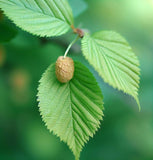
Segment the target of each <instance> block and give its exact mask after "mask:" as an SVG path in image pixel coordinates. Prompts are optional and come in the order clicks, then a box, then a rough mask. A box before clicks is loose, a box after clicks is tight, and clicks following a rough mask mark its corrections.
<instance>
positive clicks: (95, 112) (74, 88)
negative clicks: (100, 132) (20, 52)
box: [38, 62, 103, 160]
mask: <svg viewBox="0 0 153 160" xmlns="http://www.w3.org/2000/svg"><path fill="white" fill-rule="evenodd" d="M38 101H39V109H40V113H41V115H42V118H43V120H44V122H45V124H46V126H47V128H48V129H49V130H50V131H52V132H53V133H54V134H55V135H57V136H59V137H60V139H61V140H62V141H64V142H66V143H67V144H68V146H69V148H70V149H71V150H72V151H73V153H74V155H75V157H76V160H78V159H79V156H80V152H81V150H82V147H83V146H84V143H86V142H87V141H88V140H89V137H93V134H94V133H95V131H96V130H97V129H98V128H99V125H100V120H102V115H103V112H102V109H103V96H102V93H101V90H100V88H99V86H98V85H97V82H96V80H95V78H94V77H93V75H92V74H91V73H90V72H89V70H88V69H87V68H86V67H85V66H84V65H82V64H81V63H78V62H75V73H74V77H73V79H72V80H71V81H69V82H68V83H66V84H62V83H60V82H59V81H58V80H57V79H56V76H55V64H52V65H51V66H50V67H49V68H48V69H47V70H46V72H45V73H44V74H43V76H42V78H41V80H40V85H39V88H38Z"/></svg>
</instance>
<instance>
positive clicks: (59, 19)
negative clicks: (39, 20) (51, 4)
mask: <svg viewBox="0 0 153 160" xmlns="http://www.w3.org/2000/svg"><path fill="white" fill-rule="evenodd" d="M45 2H46V1H45ZM4 3H6V4H7V5H10V3H12V5H14V6H17V7H19V8H23V9H25V10H29V11H31V12H34V13H38V14H42V15H43V16H48V17H52V18H54V19H57V20H58V21H62V22H64V23H65V22H66V23H67V25H69V23H68V22H67V20H66V19H65V20H63V19H62V18H60V17H58V18H57V17H56V16H51V15H49V14H46V13H44V12H40V11H37V12H36V11H35V10H33V9H32V8H27V6H25V5H24V4H23V5H24V6H25V8H24V7H23V6H21V5H19V4H17V3H15V2H12V1H9V4H8V3H7V2H4ZM38 7H39V8H40V6H39V5H38ZM40 10H41V11H42V9H41V8H40ZM53 14H54V13H53Z"/></svg>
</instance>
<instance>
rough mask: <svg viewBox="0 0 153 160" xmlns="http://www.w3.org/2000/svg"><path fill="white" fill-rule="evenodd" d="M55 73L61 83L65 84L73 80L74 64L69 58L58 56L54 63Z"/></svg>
mask: <svg viewBox="0 0 153 160" xmlns="http://www.w3.org/2000/svg"><path fill="white" fill-rule="evenodd" d="M55 73H56V77H57V79H58V80H59V81H60V82H61V83H66V82H68V81H70V80H71V79H72V78H73V74H74V62H73V59H72V58H70V57H65V58H64V57H63V56H60V57H59V58H58V59H57V61H56V66H55Z"/></svg>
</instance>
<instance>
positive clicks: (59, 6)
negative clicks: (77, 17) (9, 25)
mask: <svg viewBox="0 0 153 160" xmlns="http://www.w3.org/2000/svg"><path fill="white" fill-rule="evenodd" d="M0 8H2V10H3V11H4V13H5V14H6V15H7V16H8V17H9V18H10V19H11V20H13V21H14V23H15V24H16V25H17V26H19V27H21V28H22V29H23V30H26V31H28V32H30V33H32V34H35V35H39V36H47V37H49V36H59V35H62V34H64V33H66V32H67V31H68V30H69V29H70V25H71V24H73V17H72V11H71V8H70V6H69V4H68V2H67V0H43V1H42V0H22V1H21V0H0Z"/></svg>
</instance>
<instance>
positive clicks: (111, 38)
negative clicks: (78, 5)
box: [82, 31, 140, 109]
mask: <svg viewBox="0 0 153 160" xmlns="http://www.w3.org/2000/svg"><path fill="white" fill-rule="evenodd" d="M82 52H83V55H84V56H85V57H86V59H87V60H88V61H89V62H90V64H91V65H92V66H93V67H94V68H95V70H96V71H97V72H98V73H99V75H100V76H101V77H102V78H103V79H104V81H105V82H107V83H108V84H110V85H111V86H113V87H114V88H117V89H119V90H122V91H123V92H125V93H127V94H129V95H131V96H133V97H134V98H135V100H136V102H137V104H138V106H139V109H140V104H139V100H138V88H139V75H140V69H139V61H138V59H137V57H136V56H135V54H134V53H133V51H132V49H131V47H130V46H129V44H128V43H127V41H126V40H125V39H124V38H123V37H122V36H120V35H119V34H118V33H115V32H113V31H100V32H97V33H95V34H93V35H92V36H90V35H89V34H86V35H85V36H84V38H83V40H82Z"/></svg>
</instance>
